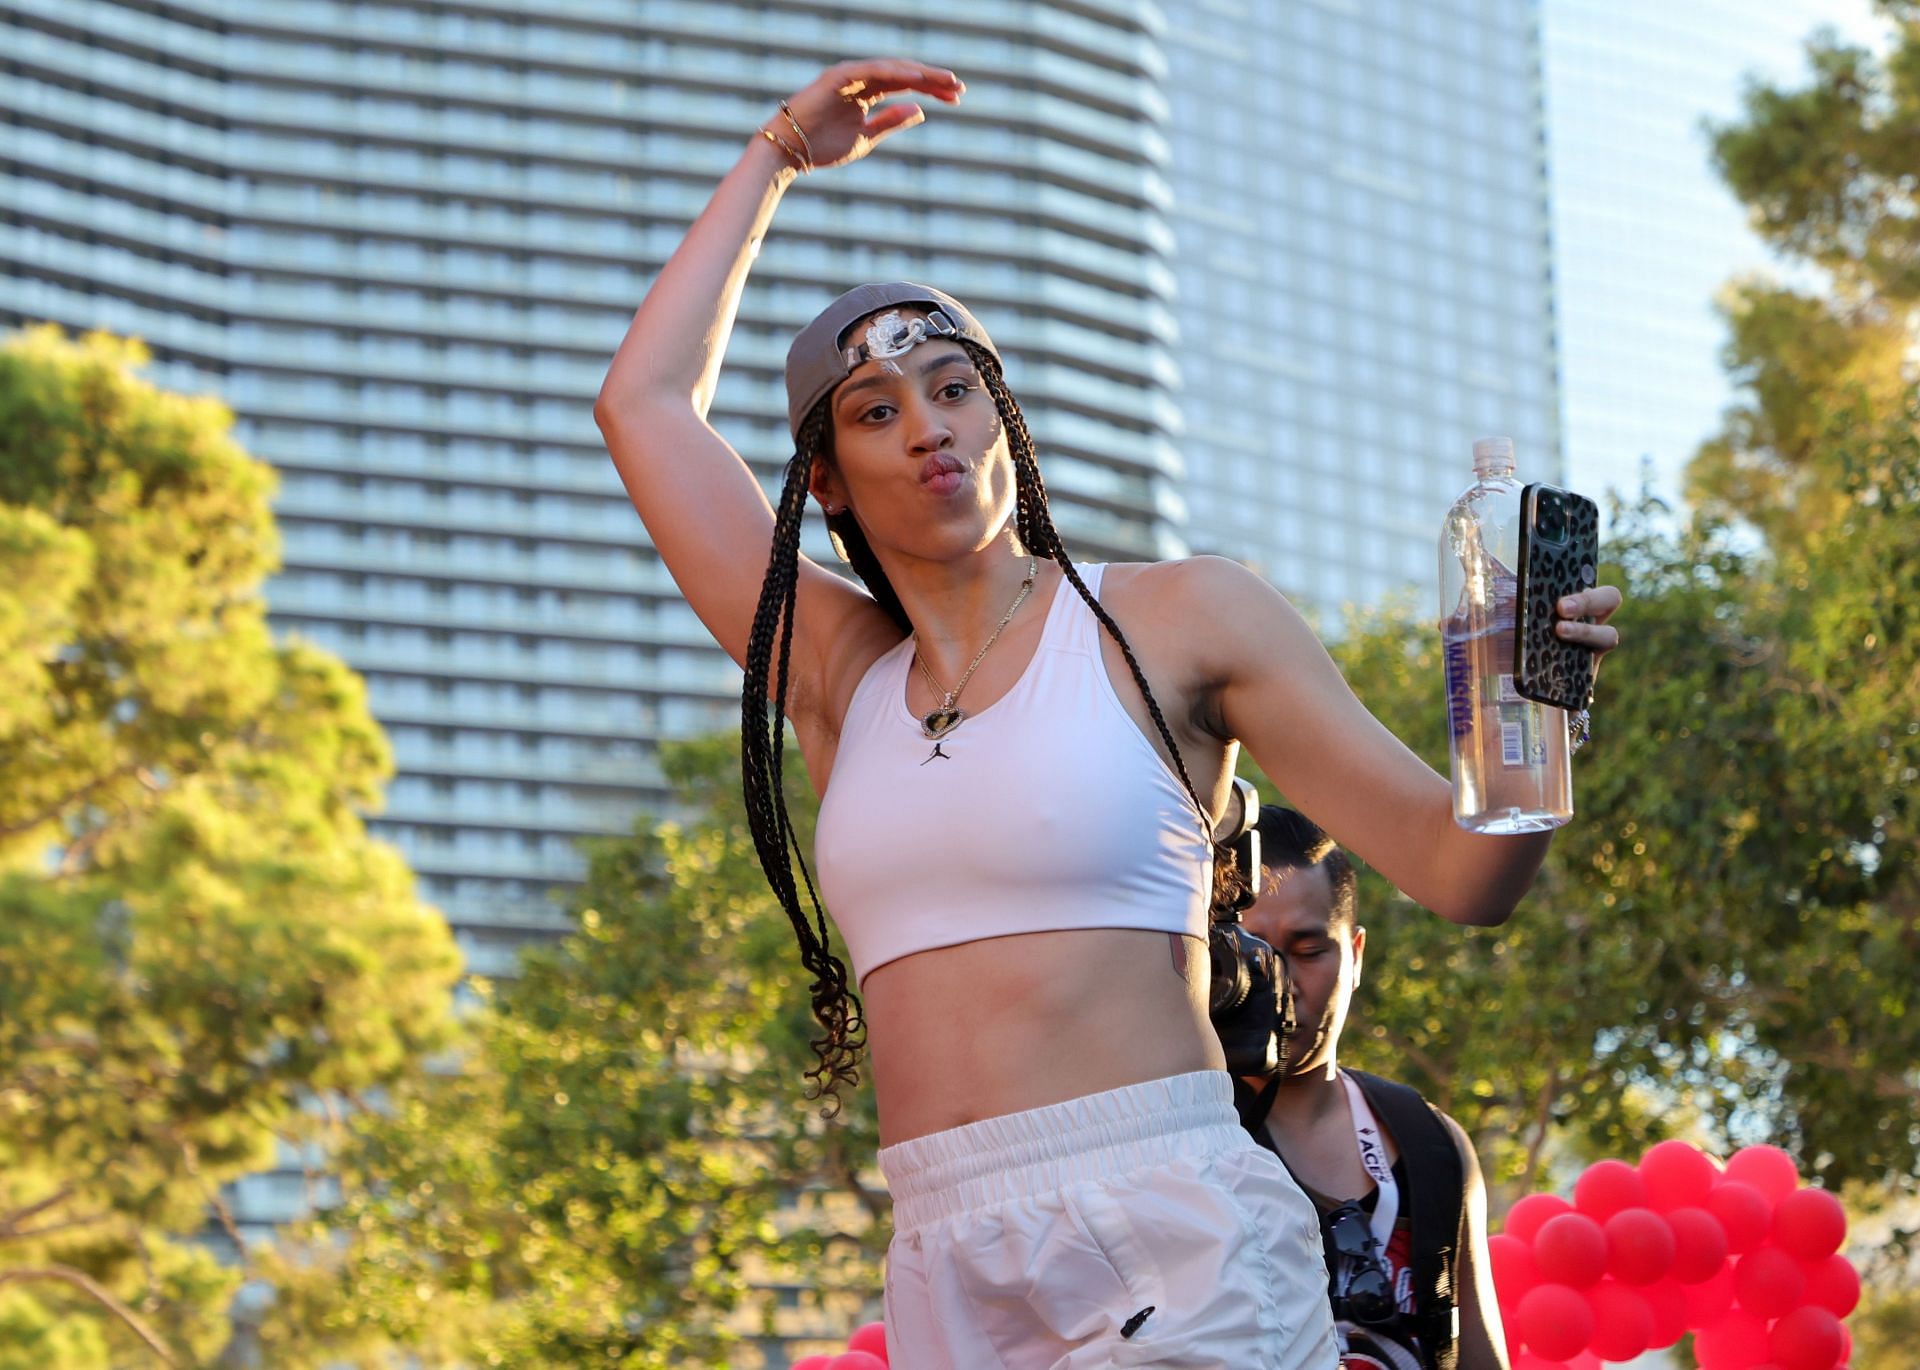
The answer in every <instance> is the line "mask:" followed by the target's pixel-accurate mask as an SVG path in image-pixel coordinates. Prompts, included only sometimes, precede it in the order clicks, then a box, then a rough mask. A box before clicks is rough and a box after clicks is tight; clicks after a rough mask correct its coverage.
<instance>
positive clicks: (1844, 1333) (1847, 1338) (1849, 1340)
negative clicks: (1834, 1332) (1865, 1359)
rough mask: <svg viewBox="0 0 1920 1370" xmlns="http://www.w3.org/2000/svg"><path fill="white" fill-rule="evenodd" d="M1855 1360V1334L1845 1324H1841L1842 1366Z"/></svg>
mask: <svg viewBox="0 0 1920 1370" xmlns="http://www.w3.org/2000/svg"><path fill="white" fill-rule="evenodd" d="M1852 1359H1853V1333H1852V1332H1850V1331H1849V1330H1848V1329H1847V1325H1846V1324H1845V1323H1844V1322H1843V1323H1841V1324H1840V1364H1841V1366H1842V1367H1844V1366H1845V1365H1846V1363H1847V1362H1848V1361H1850V1360H1852Z"/></svg>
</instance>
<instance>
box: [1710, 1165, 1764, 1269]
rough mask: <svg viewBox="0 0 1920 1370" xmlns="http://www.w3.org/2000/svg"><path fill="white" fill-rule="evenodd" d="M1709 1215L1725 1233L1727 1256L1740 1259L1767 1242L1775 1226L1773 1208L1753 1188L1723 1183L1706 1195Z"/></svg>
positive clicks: (1732, 1182)
mask: <svg viewBox="0 0 1920 1370" xmlns="http://www.w3.org/2000/svg"><path fill="white" fill-rule="evenodd" d="M1707 1211H1708V1212H1709V1213H1711V1214H1713V1216H1714V1217H1716V1218H1718V1219H1719V1220H1720V1226H1721V1227H1723V1228H1724V1229H1726V1233H1727V1252H1728V1254H1730V1255H1734V1256H1738V1255H1740V1254H1741V1253H1742V1252H1745V1251H1751V1250H1753V1248H1754V1247H1756V1246H1758V1245H1760V1243H1761V1242H1762V1241H1764V1240H1766V1236H1767V1231H1768V1229H1769V1228H1770V1227H1771V1226H1772V1225H1773V1205H1772V1204H1771V1203H1769V1202H1768V1201H1767V1196H1766V1195H1764V1194H1762V1193H1761V1192H1760V1191H1759V1190H1757V1189H1755V1188H1754V1187H1753V1186H1752V1185H1750V1184H1742V1183H1740V1182H1739V1181H1738V1180H1722V1181H1721V1182H1720V1183H1719V1184H1717V1185H1715V1186H1714V1187H1713V1192H1712V1193H1711V1194H1709V1195H1707Z"/></svg>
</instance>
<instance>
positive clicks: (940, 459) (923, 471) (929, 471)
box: [920, 452, 967, 495]
mask: <svg viewBox="0 0 1920 1370" xmlns="http://www.w3.org/2000/svg"><path fill="white" fill-rule="evenodd" d="M966 474H967V464H966V463H965V462H963V461H961V460H960V458H958V457H956V456H954V455H953V454H952V453H950V452H935V453H934V454H933V455H932V456H930V457H928V458H927V459H926V461H924V462H923V463H921V466H920V484H921V485H922V486H924V487H925V488H926V489H927V490H928V491H929V492H931V493H933V494H936V495H951V494H952V493H953V492H954V491H956V490H958V489H959V488H960V482H961V481H962V480H964V479H965V478H966Z"/></svg>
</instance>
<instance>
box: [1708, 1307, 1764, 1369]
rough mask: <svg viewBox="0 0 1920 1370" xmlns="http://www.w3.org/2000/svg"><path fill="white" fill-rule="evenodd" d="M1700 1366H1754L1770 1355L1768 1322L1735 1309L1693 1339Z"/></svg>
mask: <svg viewBox="0 0 1920 1370" xmlns="http://www.w3.org/2000/svg"><path fill="white" fill-rule="evenodd" d="M1693 1354H1694V1358H1695V1359H1696V1360H1698V1361H1699V1362H1700V1370H1753V1367H1754V1366H1756V1365H1759V1364H1760V1363H1761V1362H1762V1361H1764V1360H1766V1358H1767V1324H1766V1323H1765V1322H1764V1321H1763V1320H1762V1319H1760V1318H1756V1317H1755V1316H1754V1315H1753V1314H1751V1313H1747V1312H1743V1311H1741V1310H1740V1309H1737V1308H1736V1309H1735V1310H1734V1311H1733V1312H1731V1313H1729V1314H1727V1316H1726V1317H1724V1318H1722V1319H1720V1321H1718V1322H1716V1323H1715V1324H1714V1325H1713V1326H1711V1327H1705V1328H1702V1329H1701V1330H1700V1332H1699V1333H1698V1335H1696V1336H1695V1337H1694V1339H1693Z"/></svg>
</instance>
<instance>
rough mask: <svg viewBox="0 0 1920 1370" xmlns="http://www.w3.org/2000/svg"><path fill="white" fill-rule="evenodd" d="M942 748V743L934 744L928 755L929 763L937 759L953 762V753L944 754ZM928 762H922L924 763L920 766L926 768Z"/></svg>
mask: <svg viewBox="0 0 1920 1370" xmlns="http://www.w3.org/2000/svg"><path fill="white" fill-rule="evenodd" d="M940 746H941V744H940V743H938V742H936V743H934V744H933V750H932V751H930V752H928V753H927V761H931V760H933V759H934V758H935V757H939V758H940V760H942V761H951V760H953V753H952V752H943V751H941V750H940ZM927 761H922V762H921V763H920V764H921V765H922V766H924V765H926V764H927Z"/></svg>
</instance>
